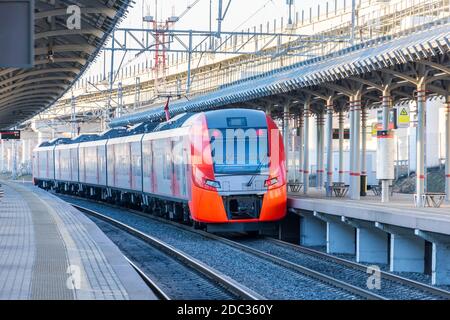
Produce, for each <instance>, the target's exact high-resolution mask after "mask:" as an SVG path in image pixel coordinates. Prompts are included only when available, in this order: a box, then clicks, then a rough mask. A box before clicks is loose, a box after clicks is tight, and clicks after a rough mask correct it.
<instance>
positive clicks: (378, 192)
mask: <svg viewBox="0 0 450 320" xmlns="http://www.w3.org/2000/svg"><path fill="white" fill-rule="evenodd" d="M370 189H371V190H372V192H373V194H374V195H375V196H381V186H380V185H379V184H375V185H371V186H370ZM389 194H390V195H391V197H392V196H393V195H394V188H393V187H392V186H389Z"/></svg>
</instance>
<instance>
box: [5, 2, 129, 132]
mask: <svg viewBox="0 0 450 320" xmlns="http://www.w3.org/2000/svg"><path fill="white" fill-rule="evenodd" d="M130 2H131V0H55V1H43V0H35V17H34V32H35V43H34V47H35V52H34V59H35V62H34V67H33V68H30V69H16V68H7V69H1V68H0V129H7V128H11V127H13V126H15V125H18V124H20V123H22V122H23V121H25V120H28V119H30V118H31V117H33V116H35V115H36V114H37V113H39V112H41V111H43V110H45V109H46V108H48V107H50V106H51V105H52V104H53V103H54V102H55V101H56V100H57V99H58V98H59V97H61V96H62V95H63V94H64V93H65V92H66V91H67V90H68V89H69V88H70V86H71V85H72V83H74V82H75V81H76V79H77V78H78V77H79V76H80V75H81V74H82V73H83V71H84V70H85V69H86V68H87V66H88V65H89V63H91V62H92V61H93V60H94V58H95V57H96V56H97V54H98V52H99V50H100V48H101V47H102V45H103V44H104V42H105V41H106V39H107V37H108V35H109V33H110V32H111V31H112V29H113V28H114V26H115V25H116V24H117V23H118V22H119V21H120V20H121V19H122V18H123V17H124V15H125V12H126V9H127V7H128V5H129V3H130ZM70 5H77V6H78V7H80V9H81V29H72V30H71V29H69V28H68V27H67V19H68V18H69V17H70V15H68V14H67V7H68V6H70ZM49 52H50V53H52V54H51V55H49Z"/></svg>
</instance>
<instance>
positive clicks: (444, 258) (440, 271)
mask: <svg viewBox="0 0 450 320" xmlns="http://www.w3.org/2000/svg"><path fill="white" fill-rule="evenodd" d="M431 261H432V263H431V283H432V284H433V285H450V242H433V249H432V257H431Z"/></svg>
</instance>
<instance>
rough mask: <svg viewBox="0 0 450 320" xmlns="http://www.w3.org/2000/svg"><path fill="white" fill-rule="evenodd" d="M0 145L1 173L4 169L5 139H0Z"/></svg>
mask: <svg viewBox="0 0 450 320" xmlns="http://www.w3.org/2000/svg"><path fill="white" fill-rule="evenodd" d="M0 145H1V146H2V147H1V152H2V154H1V157H0V173H3V172H4V171H5V159H6V154H5V141H4V140H1V139H0Z"/></svg>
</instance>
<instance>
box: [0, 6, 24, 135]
mask: <svg viewBox="0 0 450 320" xmlns="http://www.w3.org/2000/svg"><path fill="white" fill-rule="evenodd" d="M0 1H1V0H0ZM0 138H1V139H2V140H19V139H20V130H6V131H0Z"/></svg>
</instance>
